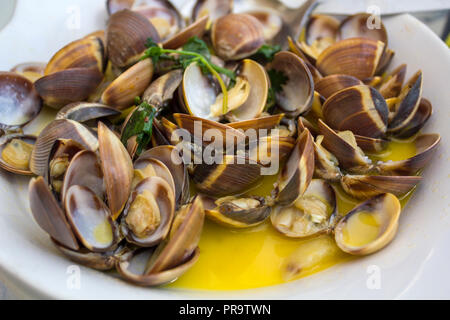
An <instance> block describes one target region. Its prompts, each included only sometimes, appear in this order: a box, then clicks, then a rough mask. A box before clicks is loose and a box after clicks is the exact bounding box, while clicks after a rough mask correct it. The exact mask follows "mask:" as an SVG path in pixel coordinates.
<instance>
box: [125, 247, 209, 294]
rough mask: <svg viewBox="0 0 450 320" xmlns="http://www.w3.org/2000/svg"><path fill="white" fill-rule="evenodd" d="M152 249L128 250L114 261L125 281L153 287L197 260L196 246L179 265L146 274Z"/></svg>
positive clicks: (178, 275)
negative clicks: (119, 258)
mask: <svg viewBox="0 0 450 320" xmlns="http://www.w3.org/2000/svg"><path fill="white" fill-rule="evenodd" d="M154 251H155V250H154V249H139V250H137V251H129V252H128V253H126V254H124V255H123V257H122V259H121V260H119V261H117V262H116V269H117V271H118V272H119V273H120V275H121V276H122V277H123V278H125V279H126V280H127V281H130V282H132V283H134V284H136V285H140V286H147V287H154V286H160V285H163V284H166V283H170V282H172V281H174V280H176V279H177V278H179V277H180V276H181V275H183V274H184V273H185V272H186V271H187V270H189V269H190V268H191V267H192V266H193V265H194V264H195V263H196V262H197V260H198V258H199V256H200V250H199V249H198V248H197V249H196V250H195V251H194V252H193V253H192V255H191V256H190V257H188V258H187V259H186V261H184V262H183V263H181V264H180V265H178V266H176V267H174V268H170V269H168V270H164V271H161V272H158V273H153V274H147V273H146V268H147V263H148V261H149V259H150V258H151V255H152V254H153V253H154Z"/></svg>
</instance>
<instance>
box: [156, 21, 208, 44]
mask: <svg viewBox="0 0 450 320" xmlns="http://www.w3.org/2000/svg"><path fill="white" fill-rule="evenodd" d="M208 21H209V16H204V17H202V18H200V19H198V20H197V21H195V22H194V23H192V24H190V25H189V26H187V27H185V28H184V29H182V30H181V31H180V32H178V33H177V34H176V35H174V36H173V37H171V38H169V39H167V40H166V41H164V42H163V43H162V47H163V48H164V49H173V50H176V49H178V48H181V47H182V46H183V45H184V44H185V43H186V42H188V41H189V39H191V38H192V37H199V38H201V37H202V36H203V34H204V33H205V31H206V27H207V25H208Z"/></svg>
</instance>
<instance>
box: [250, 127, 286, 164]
mask: <svg viewBox="0 0 450 320" xmlns="http://www.w3.org/2000/svg"><path fill="white" fill-rule="evenodd" d="M294 146H295V139H294V138H292V137H284V136H278V135H270V136H263V137H260V138H259V139H258V140H257V141H255V144H254V145H253V143H252V142H250V143H249V151H248V157H249V159H250V160H251V161H254V162H256V163H258V164H260V165H262V166H265V167H267V166H272V165H274V164H275V162H276V163H283V162H284V160H286V158H287V157H288V156H289V155H290V154H291V151H292V149H294Z"/></svg>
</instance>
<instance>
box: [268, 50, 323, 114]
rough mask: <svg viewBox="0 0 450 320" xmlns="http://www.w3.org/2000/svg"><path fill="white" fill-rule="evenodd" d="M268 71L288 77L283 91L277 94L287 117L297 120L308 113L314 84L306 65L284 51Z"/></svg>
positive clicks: (275, 58) (280, 105) (295, 56)
mask: <svg viewBox="0 0 450 320" xmlns="http://www.w3.org/2000/svg"><path fill="white" fill-rule="evenodd" d="M268 69H269V73H270V72H277V73H281V74H282V75H283V76H284V77H286V79H285V80H286V81H285V83H284V85H282V91H281V92H277V93H276V100H277V103H278V105H279V107H280V108H281V109H282V110H283V111H285V113H286V115H287V116H289V117H294V118H295V117H296V116H298V115H300V114H303V113H306V112H308V111H309V110H310V108H311V105H312V101H313V98H314V83H313V80H312V76H311V73H310V72H309V69H308V67H307V66H306V64H305V63H304V62H303V61H302V60H301V59H300V58H299V57H298V56H297V55H295V54H293V53H292V52H288V51H282V52H279V53H277V54H276V55H275V57H274V59H273V61H272V62H271V63H270V65H269V66H268Z"/></svg>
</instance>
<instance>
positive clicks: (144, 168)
mask: <svg viewBox="0 0 450 320" xmlns="http://www.w3.org/2000/svg"><path fill="white" fill-rule="evenodd" d="M149 177H160V178H162V179H163V180H164V181H166V182H167V183H168V184H169V186H170V187H171V188H172V191H173V194H174V196H175V192H176V188H175V181H174V180H173V177H172V173H171V172H170V170H169V168H167V166H166V165H165V164H164V163H163V162H162V161H159V160H156V159H152V158H149V159H138V160H136V161H135V162H134V179H133V189H134V187H136V185H137V184H138V183H140V182H141V181H142V180H144V179H146V178H149Z"/></svg>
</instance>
